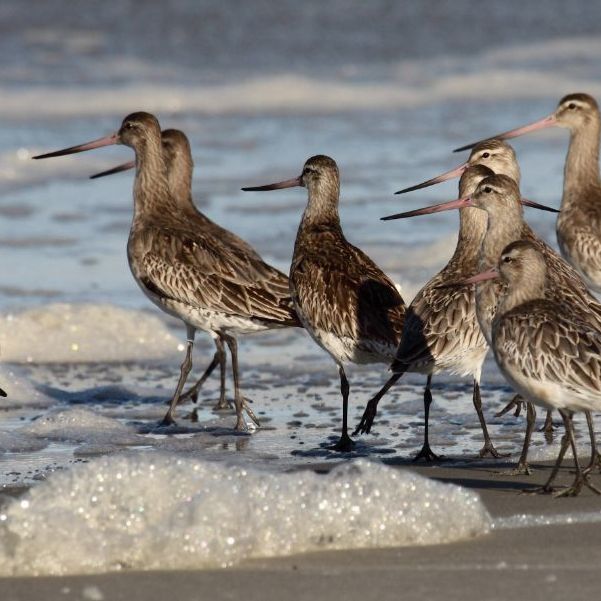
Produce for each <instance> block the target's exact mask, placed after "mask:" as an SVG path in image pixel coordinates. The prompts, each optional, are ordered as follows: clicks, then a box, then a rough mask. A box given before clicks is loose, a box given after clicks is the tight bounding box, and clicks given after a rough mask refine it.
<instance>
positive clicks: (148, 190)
mask: <svg viewBox="0 0 601 601" xmlns="http://www.w3.org/2000/svg"><path fill="white" fill-rule="evenodd" d="M117 143H120V144H125V145H127V146H130V147H131V148H133V149H134V150H135V152H136V178H135V182H134V218H133V222H132V227H131V231H130V236H129V241H128V247H127V251H128V258H129V263H130V267H131V270H132V273H133V275H134V278H135V279H136V281H137V283H138V284H139V285H140V287H141V288H142V290H143V292H144V293H145V294H146V295H147V296H148V297H149V298H150V299H151V300H152V301H153V302H154V303H155V304H156V305H157V306H159V307H160V308H161V309H162V310H164V311H165V312H167V313H169V314H171V315H173V316H174V317H178V318H179V319H181V320H182V321H183V322H184V323H185V324H186V327H187V330H188V346H187V352H186V357H185V359H184V362H183V363H182V366H181V374H180V379H179V382H178V385H177V388H176V391H175V394H174V396H173V398H172V401H171V406H170V408H169V411H168V412H167V414H166V416H165V419H164V423H167V424H168V423H171V422H172V421H173V417H172V414H173V411H174V410H175V407H176V405H177V403H178V400H179V398H180V395H181V392H182V388H183V385H184V383H185V380H186V378H187V376H188V374H189V372H190V369H191V366H192V359H191V353H192V347H193V343H194V335H195V331H196V329H202V330H205V331H207V332H210V333H212V334H213V335H214V336H222V337H223V338H224V339H225V340H226V342H227V344H228V346H229V348H230V351H231V353H232V362H233V371H234V387H235V401H236V413H237V423H236V429H237V430H245V429H246V424H245V422H244V419H243V416H242V412H243V407H244V397H243V396H242V394H241V392H240V388H239V373H238V364H237V342H236V338H235V336H236V335H237V334H241V333H250V332H255V331H261V330H265V329H270V328H273V327H287V326H294V325H298V318H297V316H296V314H295V312H294V309H293V307H292V304H291V301H290V297H289V294H288V293H287V291H286V290H285V287H284V285H283V282H284V281H285V276H284V275H283V274H282V273H280V272H279V271H277V270H276V269H274V268H273V267H270V266H269V265H267V264H266V263H264V262H263V261H261V260H260V259H257V258H256V257H255V256H253V255H249V254H248V253H246V252H243V251H242V250H241V249H239V248H234V247H232V246H229V245H227V244H226V243H224V242H223V241H221V240H218V239H215V237H214V236H212V235H211V233H210V232H209V231H206V230H204V229H202V228H196V227H195V225H194V223H193V222H192V220H191V219H190V216H191V214H186V213H184V212H182V211H181V210H180V208H179V206H178V203H177V202H176V200H175V198H174V197H173V195H172V194H171V193H170V191H169V184H168V180H167V171H166V167H165V160H164V157H163V149H162V145H161V131H160V126H159V123H158V121H157V120H156V118H155V117H154V116H152V115H150V114H148V113H133V114H131V115H129V116H128V117H126V118H125V119H124V121H123V123H122V125H121V128H120V129H119V132H117V133H116V134H113V135H111V136H109V137H106V138H103V139H101V140H97V141H95V142H93V143H89V144H84V145H80V146H76V147H72V148H69V149H66V150H63V151H58V152H55V153H50V154H49V155H43V157H39V158H45V157H47V156H60V155H62V154H70V153H73V152H80V151H82V150H88V149H91V148H97V147H99V146H103V145H108V144H117Z"/></svg>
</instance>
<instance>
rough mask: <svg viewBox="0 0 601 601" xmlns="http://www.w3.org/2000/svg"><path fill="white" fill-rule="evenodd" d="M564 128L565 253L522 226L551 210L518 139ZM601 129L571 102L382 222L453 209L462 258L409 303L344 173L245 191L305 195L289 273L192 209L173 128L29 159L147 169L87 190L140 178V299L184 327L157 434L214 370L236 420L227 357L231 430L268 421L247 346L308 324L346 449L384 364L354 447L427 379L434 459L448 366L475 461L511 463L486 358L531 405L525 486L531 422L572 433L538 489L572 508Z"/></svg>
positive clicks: (599, 405)
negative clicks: (418, 380)
mask: <svg viewBox="0 0 601 601" xmlns="http://www.w3.org/2000/svg"><path fill="white" fill-rule="evenodd" d="M550 126H561V127H566V128H568V129H569V130H570V133H571V140H570V146H569V151H568V155H567V161H566V166H565V181H564V191H563V198H562V203H561V210H560V211H559V217H558V220H557V237H558V241H559V247H560V249H561V253H562V255H563V258H562V257H561V256H560V255H559V254H557V253H556V252H555V251H554V250H553V249H552V248H550V247H549V246H548V245H547V244H546V243H545V242H544V241H543V240H541V239H540V238H539V237H538V236H537V235H536V234H535V233H534V232H533V231H532V229H531V228H530V227H529V226H528V224H527V223H526V222H525V221H524V217H523V206H524V205H526V206H533V207H536V208H539V209H545V210H554V209H549V208H548V207H544V206H542V205H538V204H537V203H534V202H532V201H530V200H527V199H525V198H522V196H521V194H520V189H519V182H520V169H519V165H518V162H517V159H516V155H515V152H514V151H513V149H512V148H511V146H509V145H508V144H507V142H505V140H507V139H509V138H513V137H515V136H519V135H522V134H525V133H527V132H531V131H535V130H538V129H541V128H544V127H550ZM600 127H601V118H600V114H599V109H598V106H597V103H596V102H595V100H594V99H593V98H592V97H590V96H588V95H586V94H570V95H569V96H566V97H565V98H563V99H562V100H561V101H560V102H559V105H558V107H557V108H556V110H555V111H554V112H553V113H552V114H551V115H550V116H548V117H546V118H545V119H542V120H540V121H537V122H536V123H533V124H531V125H528V126H525V127H521V128H518V129H515V130H511V131H508V132H505V133H502V134H499V135H497V136H494V137H491V138H487V139H486V140H484V141H481V142H478V143H475V144H470V145H468V146H464V147H462V148H460V149H457V150H467V149H471V153H470V156H469V158H468V160H467V161H466V162H465V163H463V164H462V165H460V166H459V167H457V168H456V169H453V170H451V171H449V172H447V173H444V174H442V175H440V176H438V177H435V178H433V179H431V180H428V181H426V182H423V183H421V184H418V185H416V186H412V187H410V188H406V189H405V190H401V191H400V192H399V194H400V193H404V192H409V191H412V190H417V189H420V188H424V187H427V186H431V185H434V184H437V183H439V182H442V181H445V180H448V179H450V178H453V177H459V176H460V180H459V198H458V199H457V200H453V201H450V202H447V203H443V204H439V205H434V206H430V207H426V208H422V209H419V210H414V211H409V212H405V213H399V214H396V215H391V216H389V217H384V219H400V218H407V217H413V216H417V215H423V214H429V213H434V212H438V211H445V210H451V209H458V210H459V212H460V226H459V236H458V241H457V247H456V249H455V252H454V254H453V256H452V258H451V259H450V261H449V262H448V264H447V265H446V266H445V267H444V269H442V271H440V272H439V273H438V274H436V275H435V276H434V277H433V278H432V279H431V280H430V281H429V282H428V283H427V284H426V285H425V286H424V287H423V288H422V289H421V290H420V291H419V293H418V294H417V296H416V297H415V298H414V300H413V301H412V303H411V304H410V305H409V306H406V304H405V303H404V301H403V299H402V297H401V295H400V293H399V292H398V290H397V288H396V287H395V285H394V283H393V282H392V281H391V280H390V278H388V277H387V276H386V274H385V273H383V271H382V270H381V269H380V268H379V267H378V266H377V265H376V264H375V263H374V262H373V261H372V260H371V259H370V258H369V257H368V256H367V255H366V254H365V253H363V252H362V251H361V250H360V249H358V248H357V247H355V246H353V245H352V244H350V243H349V242H348V241H347V240H346V238H345V236H344V234H343V231H342V228H341V225H340V218H339V213H338V203H339V196H340V178H339V172H338V167H337V165H336V163H335V161H334V160H333V159H331V158H330V157H327V156H323V155H318V156H314V157H311V158H310V159H308V160H307V161H306V163H305V164H304V167H303V169H302V172H301V174H300V175H299V176H298V177H295V178H293V179H289V180H286V181H282V182H279V183H275V184H270V185H265V186H258V187H249V188H243V190H246V191H257V192H258V191H267V190H280V189H283V188H291V187H295V186H301V187H305V188H307V190H308V202H307V205H306V208H305V210H304V213H303V215H302V219H301V222H300V226H299V228H298V233H297V236H296V242H295V245H294V254H293V258H292V264H291V268H290V274H289V277H287V276H286V275H285V274H283V273H281V272H280V271H278V270H277V269H275V268H274V267H272V266H270V265H268V264H267V263H265V262H264V261H263V260H262V258H261V257H260V256H259V255H258V254H257V252H256V251H255V250H254V249H253V248H252V247H251V246H250V245H249V244H247V243H246V242H245V241H244V240H242V239H240V238H239V237H238V236H236V235H235V234H233V233H232V232H230V231H228V230H226V229H224V228H222V227H220V226H219V225H217V224H216V223H214V222H213V221H211V220H210V219H209V218H208V217H206V216H205V215H203V214H202V213H201V212H200V211H198V209H197V208H196V207H195V205H194V202H193V200H192V195H191V183H192V169H193V163H192V157H191V151H190V146H189V143H188V140H187V138H186V136H185V135H184V134H183V133H182V132H181V131H178V130H172V129H171V130H165V131H161V128H160V125H159V122H158V121H157V119H156V118H155V117H154V116H153V115H150V114H148V113H144V112H137V113H133V114H131V115H129V116H127V117H126V118H125V119H124V120H123V122H122V124H121V127H120V129H119V130H118V131H117V132H116V133H113V134H112V135H110V136H106V137H104V138H100V139H98V140H95V141H93V142H89V143H87V144H82V145H78V146H73V147H70V148H67V149H64V150H59V151H56V152H51V153H48V154H44V155H40V156H37V157H34V158H36V159H44V158H50V157H58V156H63V155H67V154H72V153H78V152H82V151H85V150H91V149H94V148H99V147H102V146H107V145H110V144H124V145H126V146H129V147H131V148H132V149H133V150H134V152H135V162H131V163H126V164H124V165H121V166H119V167H116V168H115V169H111V170H109V171H106V172H103V173H100V174H97V175H96V176H93V177H100V176H103V175H109V174H110V173H115V172H118V171H123V170H125V169H129V168H134V167H135V180H134V189H133V196H134V215H133V221H132V225H131V231H130V235H129V241H128V245H127V254H128V259H129V264H130V267H131V270H132V273H133V276H134V278H135V280H136V282H137V283H138V285H139V286H140V288H141V289H142V291H143V292H144V293H145V294H146V296H147V297H148V298H149V299H150V300H151V301H152V302H153V303H154V304H156V305H157V306H158V307H159V308H160V309H162V310H163V311H165V312H166V313H168V314H170V315H172V316H175V317H177V318H179V319H180V320H181V321H183V323H184V324H185V326H186V330H187V350H186V355H185V358H184V361H183V363H182V365H181V373H180V377H179V380H178V383H177V387H176V389H175V392H174V394H173V397H172V400H171V403H170V406H169V410H168V411H167V414H166V415H165V418H164V420H163V424H166V425H168V424H172V423H174V414H175V411H176V407H177V405H178V403H180V402H181V401H182V400H183V399H186V398H192V399H193V400H196V398H197V395H198V391H199V389H200V387H201V386H202V384H203V382H204V381H205V380H206V379H207V378H208V377H209V375H210V374H211V373H212V372H213V370H214V369H215V368H216V367H217V366H219V368H220V373H221V391H220V399H219V402H218V405H217V407H218V408H226V407H227V404H228V403H227V401H226V397H225V379H226V349H225V347H226V346H227V347H228V348H229V351H230V354H231V360H232V369H233V377H234V400H235V410H236V415H237V421H236V430H245V429H246V428H247V424H246V421H245V415H244V414H245V412H246V413H247V414H248V416H249V417H250V419H252V420H253V421H254V422H256V423H257V424H258V423H259V422H258V420H257V418H256V416H255V415H254V413H253V412H252V409H251V407H250V405H249V400H248V399H247V398H246V397H245V396H244V395H243V393H242V391H241V386H240V374H239V368H238V350H237V342H236V339H237V337H238V336H239V335H242V334H250V333H253V332H258V331H263V330H270V329H274V328H282V327H303V328H305V329H306V331H307V332H308V333H309V334H310V336H311V337H312V339H313V340H314V341H315V342H316V343H317V344H318V345H319V346H320V347H321V348H323V349H324V350H325V351H327V352H328V353H329V355H330V356H331V357H332V359H333V360H334V362H335V363H336V365H337V367H338V372H339V376H340V391H341V396H342V402H343V413H342V433H341V436H340V440H339V441H338V443H337V444H336V445H335V447H334V449H336V450H338V451H342V452H348V451H351V450H352V448H353V444H354V443H353V440H352V439H351V437H350V436H349V433H348V423H347V421H348V420H347V417H348V402H349V390H350V386H349V382H348V379H347V377H346V373H345V367H346V366H348V364H349V363H359V364H365V363H385V364H388V365H390V369H391V372H392V373H391V375H390V377H389V379H388V381H387V382H386V383H385V384H384V386H383V387H382V389H381V390H380V391H379V392H378V393H377V394H376V395H375V396H374V397H373V398H372V399H371V400H370V401H369V402H368V404H367V407H366V409H365V412H364V414H363V417H362V419H361V421H360V423H359V424H358V426H357V427H356V429H355V432H354V434H355V435H357V434H360V433H369V432H370V429H371V428H372V426H373V424H374V420H375V418H376V416H377V407H378V403H379V401H380V400H381V399H382V398H383V397H384V395H385V394H386V392H387V391H388V390H389V389H390V388H391V387H392V386H393V385H394V384H395V383H396V382H397V381H398V380H399V379H400V378H401V377H402V375H403V374H404V373H405V372H417V373H422V374H424V376H426V378H427V379H426V387H425V392H424V408H425V430H424V444H423V447H422V450H421V451H420V453H419V455H418V457H422V458H425V459H426V460H434V459H437V456H436V455H435V454H434V453H433V452H432V450H431V448H430V445H429V440H428V420H429V407H430V404H431V402H432V394H431V382H432V377H433V375H434V374H436V373H439V372H441V371H446V372H450V373H453V374H456V375H460V376H469V377H471V378H472V380H473V403H474V407H475V409H476V412H477V414H478V418H479V421H480V424H481V427H482V431H483V436H484V446H483V447H482V450H481V452H480V455H481V456H485V455H487V454H490V455H492V456H494V457H500V456H501V455H500V453H499V452H498V451H497V450H496V449H495V447H494V445H493V443H492V441H491V439H490V436H489V433H488V430H487V425H486V420H485V418H484V414H483V411H482V402H481V397H480V375H481V371H482V365H483V362H484V359H485V356H486V354H487V352H488V349H489V348H491V349H492V351H493V354H494V358H495V360H496V362H497V364H498V366H499V369H500V370H501V372H502V373H503V375H504V376H505V378H506V379H507V381H508V382H509V383H510V384H511V385H512V387H513V388H514V389H515V391H516V392H517V395H516V397H515V398H514V399H513V400H512V402H511V403H510V405H508V406H507V407H506V408H505V409H504V410H503V411H502V412H501V413H503V412H506V411H508V410H510V409H512V408H515V409H516V411H519V410H520V408H521V406H522V403H525V405H526V406H527V418H528V419H527V424H528V425H527V431H526V436H525V440H524V446H523V449H522V454H521V457H520V460H519V463H518V465H517V469H516V471H517V472H520V473H524V472H526V473H528V471H529V468H528V463H527V453H528V445H529V441H530V436H531V433H532V429H533V426H534V420H535V417H536V412H535V410H534V405H539V406H541V407H543V408H545V409H546V410H547V412H548V413H547V421H546V427H552V421H551V419H550V417H551V411H553V410H558V411H559V413H560V414H561V417H562V419H563V422H564V425H565V435H564V437H563V439H562V444H561V450H560V453H559V456H558V458H557V462H556V464H555V466H554V468H553V471H552V473H551V476H550V478H549V479H548V481H547V482H546V484H545V485H544V486H542V487H541V488H540V491H541V492H545V493H547V492H553V491H555V494H557V495H559V496H561V495H576V494H578V493H579V492H580V491H581V489H582V488H583V487H584V486H586V487H588V488H590V489H591V490H593V491H594V492H596V493H599V494H601V491H599V490H598V489H597V488H596V487H595V486H594V485H593V484H592V482H591V481H590V475H591V472H592V471H593V469H594V467H595V465H596V464H597V462H598V455H597V450H596V446H595V438H594V427H593V421H592V416H591V411H595V410H599V409H601V304H599V303H598V302H597V300H596V299H595V298H594V297H593V295H592V294H591V292H590V291H589V288H590V289H593V290H595V291H597V292H598V291H601V180H600V176H599V162H598V161H599V135H600ZM197 330H202V331H204V332H207V333H208V334H209V335H210V336H211V337H212V338H213V340H214V342H215V347H216V351H215V355H214V357H213V359H212V361H211V362H210V364H209V365H208V367H207V368H206V370H205V372H204V374H203V376H202V377H201V378H200V380H199V381H198V382H197V383H196V384H195V385H194V386H192V387H191V388H190V389H189V390H187V391H185V392H184V386H185V383H186V380H187V378H188V375H189V373H190V371H191V368H192V349H193V345H194V339H195V334H196V331H197ZM580 411H582V412H585V413H586V416H587V420H588V425H589V434H590V438H591V446H592V453H591V460H590V462H589V464H588V465H587V466H586V467H584V468H583V467H582V466H581V464H580V462H579V459H578V454H577V450H576V444H575V438H574V430H573V425H572V416H573V414H574V413H575V412H580ZM570 446H571V449H572V453H573V456H574V462H575V467H576V476H575V479H574V482H573V484H572V485H571V486H569V487H567V488H563V489H560V490H558V491H557V490H555V489H554V488H553V486H552V484H553V481H554V478H555V476H556V474H557V471H558V469H559V467H560V465H561V462H562V460H563V456H564V454H565V452H566V451H567V448H568V447H570Z"/></svg>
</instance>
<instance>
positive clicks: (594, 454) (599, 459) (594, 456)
mask: <svg viewBox="0 0 601 601" xmlns="http://www.w3.org/2000/svg"><path fill="white" fill-rule="evenodd" d="M584 414H585V415H586V423H587V425H588V433H589V437H590V439H591V460H590V462H589V464H588V465H587V466H586V467H585V468H584V470H582V473H583V474H584V475H585V476H586V475H588V474H589V473H590V472H591V471H592V470H593V468H594V467H595V465H597V466H598V465H600V463H601V456H600V455H599V450H598V449H597V442H596V440H595V424H594V423H593V416H592V414H591V412H590V411H585V412H584Z"/></svg>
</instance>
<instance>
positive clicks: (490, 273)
mask: <svg viewBox="0 0 601 601" xmlns="http://www.w3.org/2000/svg"><path fill="white" fill-rule="evenodd" d="M498 277H499V270H498V269H497V268H496V267H491V268H490V269H487V270H486V271H481V272H480V273H477V274H476V275H473V276H472V277H471V278H467V280H463V282H461V283H462V284H463V285H464V286H468V285H469V284H477V283H478V282H484V281H486V280H494V279H495V278H498Z"/></svg>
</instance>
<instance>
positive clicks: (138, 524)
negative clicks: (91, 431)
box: [0, 453, 491, 575]
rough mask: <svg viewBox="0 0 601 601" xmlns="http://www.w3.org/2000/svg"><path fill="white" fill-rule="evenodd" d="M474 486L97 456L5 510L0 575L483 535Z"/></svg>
mask: <svg viewBox="0 0 601 601" xmlns="http://www.w3.org/2000/svg"><path fill="white" fill-rule="evenodd" d="M490 524H491V519H490V517H489V515H488V513H487V511H486V509H485V508H484V506H483V504H482V503H481V501H480V500H479V497H478V495H477V494H475V493H474V492H471V491H468V490H465V489H463V488H460V487H457V486H454V485H449V484H442V483H439V482H435V481H433V480H429V479H427V478H424V477H422V476H419V475H417V474H413V473H411V472H408V471H405V470H397V469H393V468H390V467H386V466H384V465H381V464H378V463H370V462H367V461H356V462H352V463H347V464H344V465H341V466H338V467H336V468H335V469H333V470H332V471H331V472H330V473H329V474H327V475H318V474H316V473H314V472H311V471H299V472H294V473H289V474H281V473H280V474H275V473H266V472H260V471H255V470H250V469H248V468H243V467H227V466H224V465H223V464H214V463H209V462H206V461H201V460H197V459H183V458H178V457H177V456H175V455H171V454H156V455H154V454H148V453H146V454H136V455H133V456H113V457H103V458H100V459H96V460H94V461H92V462H90V463H88V464H85V465H79V466H76V467H75V468H74V469H72V470H69V471H66V472H58V473H54V474H52V475H51V476H50V477H49V478H48V480H47V481H45V482H43V483H41V484H40V485H38V486H36V487H35V488H33V489H31V490H30V491H29V492H28V493H27V494H26V495H24V496H23V497H22V498H20V499H16V500H14V501H12V502H11V503H10V504H9V505H8V506H7V507H6V508H5V509H4V510H3V512H2V515H0V573H2V574H6V575H8V574H13V575H14V574H67V573H93V572H104V571H111V570H118V569H123V568H131V569H198V568H207V567H215V566H227V565H231V564H234V563H237V562H239V561H241V560H244V559H246V558H251V557H273V556H281V555H290V554H293V553H301V552H306V551H317V550H326V549H345V548H361V547H385V546H401V545H426V544H440V543H448V542H451V541H455V540H461V539H466V538H470V537H474V536H478V535H481V534H484V533H486V532H487V531H488V530H489V528H490Z"/></svg>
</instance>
